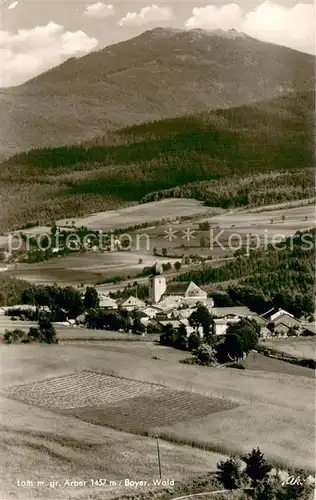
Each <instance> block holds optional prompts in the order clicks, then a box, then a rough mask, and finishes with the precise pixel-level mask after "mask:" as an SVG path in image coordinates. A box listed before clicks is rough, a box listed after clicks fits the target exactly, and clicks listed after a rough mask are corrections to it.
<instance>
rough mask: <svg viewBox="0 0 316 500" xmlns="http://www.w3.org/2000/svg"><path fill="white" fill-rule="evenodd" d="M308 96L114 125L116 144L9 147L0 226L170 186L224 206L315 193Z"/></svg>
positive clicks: (78, 211)
mask: <svg viewBox="0 0 316 500" xmlns="http://www.w3.org/2000/svg"><path fill="white" fill-rule="evenodd" d="M313 103H314V94H313V92H305V93H304V92H303V93H295V92H294V93H291V94H289V95H288V96H283V97H280V98H278V99H275V100H272V101H269V102H265V103H260V104H258V105H252V106H241V107H239V108H233V109H228V110H217V111H214V112H210V113H205V114H202V115H197V116H193V117H192V116H191V117H184V118H177V119H175V120H171V121H168V120H167V121H161V122H157V123H149V124H144V125H143V126H141V127H140V128H137V127H131V128H130V129H128V130H124V131H118V133H117V134H118V136H121V138H122V143H121V144H120V143H119V144H117V143H116V144H114V145H113V144H112V145H111V143H106V144H102V141H101V144H100V141H99V140H98V139H96V141H95V143H91V144H90V145H87V144H84V145H82V146H67V147H61V148H51V149H40V150H31V151H29V152H27V153H22V154H19V155H15V156H13V157H11V158H9V159H8V160H6V161H4V162H3V163H2V164H1V168H0V171H1V174H0V180H1V191H0V194H1V199H2V214H1V216H2V218H1V226H0V230H1V231H5V230H12V229H13V228H14V229H15V228H19V227H21V226H22V225H23V223H32V222H33V223H34V222H35V221H39V223H40V224H42V223H46V222H50V221H52V220H55V219H63V218H70V217H74V216H78V215H85V214H87V213H95V212H99V211H104V210H105V209H113V208H114V209H116V208H118V207H120V206H122V205H128V204H133V203H135V202H139V201H141V200H143V201H146V200H147V201H155V200H159V199H161V198H164V197H170V193H165V190H168V189H175V188H176V191H175V192H172V193H171V196H177V197H192V198H196V199H199V200H201V201H203V202H205V203H206V204H207V205H210V206H220V207H224V208H227V207H229V206H230V207H231V206H245V205H248V204H250V205H253V206H256V205H263V204H267V203H268V204H270V203H277V202H282V201H289V200H291V199H300V198H308V197H311V196H313V195H314V193H313V187H312V186H313V173H312V166H313V154H312V151H313V121H314V120H313V113H312V111H311V110H312V109H313ZM262 124H264V127H262ZM262 148H263V149H262ZM258 151H261V153H260V154H258ZM258 175H259V176H260V175H261V177H258ZM17 178H18V179H19V182H17V181H16V179H17ZM263 185H265V187H267V186H269V187H270V188H271V189H268V190H267V189H264V190H263V189H262V186H263ZM39 191H40V192H41V193H42V197H41V198H40V199H39V198H38V196H37V193H38V192H39ZM267 192H269V193H270V194H269V195H267V194H264V193H267ZM151 193H153V194H151ZM176 193H178V194H176Z"/></svg>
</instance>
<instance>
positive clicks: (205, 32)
mask: <svg viewBox="0 0 316 500" xmlns="http://www.w3.org/2000/svg"><path fill="white" fill-rule="evenodd" d="M145 33H146V34H148V35H150V36H151V37H152V38H170V37H174V36H179V35H190V36H191V37H192V38H193V39H194V40H195V41H197V40H199V39H201V38H204V37H210V36H220V37H223V38H232V39H234V38H247V36H246V35H245V34H244V33H241V32H240V31H237V30H236V29H234V28H232V29H229V30H223V29H202V28H187V29H178V28H170V27H166V28H163V27H157V28H153V29H151V30H147V31H145V32H144V33H143V34H145Z"/></svg>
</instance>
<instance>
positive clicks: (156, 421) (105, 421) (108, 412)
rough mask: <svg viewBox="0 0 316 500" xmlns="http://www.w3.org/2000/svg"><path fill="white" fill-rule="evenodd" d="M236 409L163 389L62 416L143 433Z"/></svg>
mask: <svg viewBox="0 0 316 500" xmlns="http://www.w3.org/2000/svg"><path fill="white" fill-rule="evenodd" d="M236 406H238V404H236V403H233V402H231V401H228V400H223V399H219V398H211V397H206V396H202V395H200V394H196V393H190V392H185V391H175V390H170V389H164V388H162V389H159V390H158V391H155V392H152V393H147V394H143V395H141V396H135V397H133V398H129V399H124V400H120V401H118V402H116V403H110V404H106V405H102V406H99V407H95V406H94V407H91V406H90V407H86V408H74V409H71V410H65V411H63V413H66V414H70V415H73V416H76V417H77V418H80V419H81V420H84V421H87V422H91V423H94V424H98V425H105V426H109V427H113V428H115V429H118V430H122V431H127V432H136V433H144V432H146V431H148V430H149V429H150V428H152V427H158V426H166V425H172V424H173V423H176V422H181V421H185V420H189V419H191V418H194V417H203V416H205V415H209V414H211V413H217V412H221V411H224V410H230V409H232V408H235V407H236Z"/></svg>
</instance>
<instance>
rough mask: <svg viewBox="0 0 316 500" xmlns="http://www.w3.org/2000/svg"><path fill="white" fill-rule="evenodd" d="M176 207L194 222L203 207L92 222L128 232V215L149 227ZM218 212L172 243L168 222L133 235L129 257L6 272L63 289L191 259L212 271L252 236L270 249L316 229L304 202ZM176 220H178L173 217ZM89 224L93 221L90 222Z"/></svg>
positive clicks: (145, 210)
mask: <svg viewBox="0 0 316 500" xmlns="http://www.w3.org/2000/svg"><path fill="white" fill-rule="evenodd" d="M167 202H168V203H169V204H168V203H167ZM172 202H173V203H174V204H175V206H179V207H180V208H183V206H182V205H185V204H186V203H187V205H185V206H186V207H187V211H185V213H189V211H190V210H192V211H191V212H190V214H191V216H193V215H194V214H195V215H196V210H197V206H198V207H199V208H201V205H200V204H198V202H195V200H186V199H180V200H178V199H168V200H163V201H161V202H152V203H148V204H144V205H137V206H133V207H130V208H128V209H122V211H118V212H113V213H112V212H111V211H109V212H102V216H101V215H99V216H98V217H97V215H94V216H91V218H92V219H91V220H93V221H94V223H93V224H95V226H93V228H94V229H101V226H102V224H103V220H107V219H108V220H109V223H108V224H109V227H108V229H110V228H114V227H116V228H117V227H126V226H127V225H128V224H131V221H130V220H129V219H128V220H127V221H126V220H124V217H123V215H121V212H122V214H125V211H127V213H129V212H128V211H130V213H131V214H134V215H135V214H141V215H139V217H140V219H139V220H138V219H137V218H135V220H134V223H139V221H140V220H141V221H146V222H150V221H151V220H152V217H153V214H154V213H157V212H156V211H157V210H158V208H159V207H160V205H159V206H158V205H157V204H158V203H159V204H163V208H165V209H167V208H168V207H171V208H170V210H171V213H173V212H172V210H173V208H172ZM180 202H181V203H182V205H181V203H180ZM189 202H190V203H189ZM191 202H194V203H191ZM177 204H178V205H177ZM196 204H198V205H196ZM152 205H153V207H152ZM294 205H295V204H294ZM155 207H156V208H155ZM206 208H207V207H205V209H206ZM159 210H160V208H159ZM214 210H216V209H213V208H209V212H210V214H212V216H210V217H207V214H206V213H205V214H204V216H203V217H200V216H197V215H196V216H195V217H194V218H193V219H192V220H190V221H187V222H185V221H175V222H173V223H172V225H171V228H172V231H173V236H172V237H170V238H169V237H168V230H169V229H170V225H169V223H166V222H165V223H164V224H160V225H157V226H152V227H148V228H145V229H142V230H135V231H131V233H130V234H129V237H130V242H131V250H130V251H121V252H116V251H111V252H102V251H95V252H93V251H89V252H87V253H78V254H74V255H69V256H67V257H59V258H52V259H50V260H48V261H45V262H40V263H36V264H17V265H15V266H14V267H11V269H9V270H7V271H3V272H4V274H5V275H8V276H10V277H15V278H20V279H23V280H26V281H30V282H32V283H35V284H50V283H54V282H56V283H60V284H64V285H66V284H67V285H74V286H80V285H81V284H84V285H87V284H95V283H98V282H102V280H105V279H111V278H114V277H115V276H122V277H127V276H131V277H132V278H133V277H135V276H136V275H137V274H138V273H139V272H141V271H142V269H143V268H144V267H149V266H151V265H153V263H154V262H155V261H156V260H158V261H160V262H170V263H174V262H175V261H176V260H181V259H182V256H186V255H199V256H204V257H208V256H211V257H212V259H213V261H214V262H213V263H211V262H209V263H208V264H207V265H211V266H216V265H217V264H216V262H217V261H219V265H221V264H222V262H220V259H223V258H232V256H233V254H234V252H235V250H236V249H238V248H240V247H241V246H242V245H246V244H247V240H248V244H249V242H250V235H253V236H252V238H253V242H254V244H255V245H258V246H259V245H267V244H268V243H271V242H272V241H278V239H279V238H282V237H283V238H285V237H287V236H289V235H291V234H294V233H295V232H296V231H298V230H304V229H305V230H307V229H309V228H311V227H313V226H314V225H315V217H314V205H313V204H308V203H305V204H303V200H301V204H300V205H299V204H298V205H295V206H292V207H289V206H288V207H286V208H285V207H284V205H281V208H278V207H276V208H273V206H272V207H271V209H269V207H263V208H262V209H261V210H260V211H259V210H258V211H256V210H254V209H248V210H235V211H224V210H219V211H220V212H221V213H220V214H219V215H214ZM151 211H152V212H151ZM159 213H160V212H159ZM176 213H177V212H176ZM134 215H133V216H134ZM173 215H174V216H175V214H174V213H173ZM93 217H94V219H93ZM135 217H136V215H135ZM146 217H147V218H146ZM88 220H90V219H89V218H88ZM98 221H99V222H98ZM205 221H208V222H209V224H210V230H202V229H201V227H200V224H201V223H202V222H205ZM77 222H78V221H77ZM79 222H81V221H79ZM98 224H99V225H98ZM44 229H45V231H46V232H47V231H48V230H49V228H47V227H46V228H33V229H31V230H27V231H31V233H32V234H33V235H34V234H36V231H39V234H40V233H43V230H44ZM188 230H189V231H190V235H189V236H188V233H187V231H188ZM154 249H156V251H157V252H158V253H159V254H160V255H161V254H162V251H163V249H166V250H167V256H166V257H156V256H154V255H153V254H154ZM168 255H170V257H168ZM133 281H134V279H133ZM145 281H146V279H145ZM120 287H122V285H120Z"/></svg>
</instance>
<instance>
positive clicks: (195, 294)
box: [99, 264, 315, 338]
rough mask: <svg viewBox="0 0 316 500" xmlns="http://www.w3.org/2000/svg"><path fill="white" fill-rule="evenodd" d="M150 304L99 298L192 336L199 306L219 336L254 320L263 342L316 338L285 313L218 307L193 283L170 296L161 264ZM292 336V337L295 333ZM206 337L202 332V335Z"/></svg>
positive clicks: (146, 321)
mask: <svg viewBox="0 0 316 500" xmlns="http://www.w3.org/2000/svg"><path fill="white" fill-rule="evenodd" d="M148 285H149V300H148V301H146V302H145V301H143V300H140V299H139V298H138V297H135V296H132V295H131V296H130V297H128V298H127V299H126V300H123V301H118V300H115V299H112V298H111V297H109V296H108V295H106V294H102V293H100V294H99V299H100V307H101V308H103V309H107V310H115V309H118V307H120V308H122V309H125V310H127V311H137V312H138V314H139V316H140V318H141V322H142V324H143V325H144V326H145V327H147V326H148V324H149V323H159V324H160V325H161V326H166V325H167V324H171V325H172V327H173V328H176V329H177V328H180V327H183V326H185V328H186V331H187V334H188V335H190V334H191V333H192V331H193V327H191V326H190V324H189V317H190V316H191V314H192V313H193V312H194V311H195V310H196V309H197V308H198V306H199V305H201V304H202V305H203V306H205V307H206V308H207V309H208V310H209V312H210V313H211V314H212V315H213V317H214V318H215V319H214V325H215V335H217V336H220V335H225V334H226V331H227V328H228V326H229V324H230V323H237V322H238V321H240V320H241V318H251V319H254V320H255V321H256V322H257V323H258V324H259V325H260V329H261V336H262V337H263V338H267V337H271V336H284V337H287V336H288V335H290V334H293V329H294V330H295V331H296V332H297V334H301V333H304V332H305V331H306V330H310V332H309V333H310V334H315V332H314V328H313V327H312V326H308V325H304V324H303V323H302V322H301V321H299V320H298V319H296V318H294V316H293V315H292V314H290V313H288V312H287V311H284V310H282V309H278V310H275V309H271V310H270V311H267V312H266V313H265V314H263V315H261V316H259V315H258V314H256V313H254V312H252V311H251V310H250V309H248V307H244V306H243V307H214V301H213V299H212V298H211V297H208V296H207V293H206V292H205V291H204V290H202V289H201V288H200V287H198V286H197V285H196V284H195V283H193V282H192V281H191V283H190V284H189V285H188V287H187V288H186V290H185V291H184V292H183V293H181V294H180V293H179V294H169V295H168V294H167V283H166V278H165V276H163V269H162V267H161V266H160V265H159V264H156V265H155V266H154V272H153V275H152V276H150V278H149V283H148ZM291 332H292V333H291ZM200 334H202V332H200Z"/></svg>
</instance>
